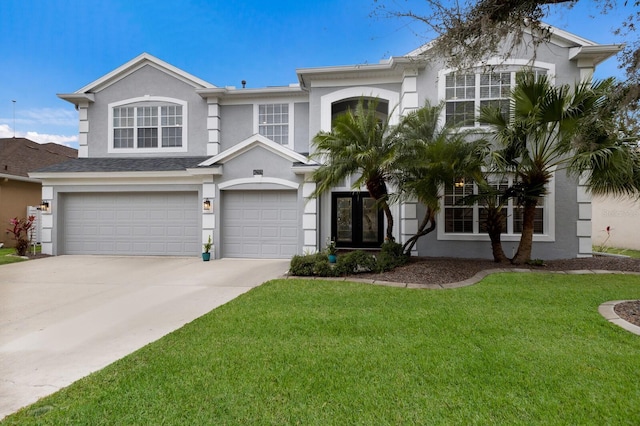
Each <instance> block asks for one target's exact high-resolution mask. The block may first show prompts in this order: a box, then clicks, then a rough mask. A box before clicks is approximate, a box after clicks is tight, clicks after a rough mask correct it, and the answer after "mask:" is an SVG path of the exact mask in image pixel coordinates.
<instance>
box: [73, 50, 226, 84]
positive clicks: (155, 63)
mask: <svg viewBox="0 0 640 426" xmlns="http://www.w3.org/2000/svg"><path fill="white" fill-rule="evenodd" d="M146 65H149V66H152V67H154V68H156V69H158V70H160V71H162V72H164V73H167V74H169V75H171V76H172V77H174V78H176V79H178V80H180V81H182V82H184V83H186V84H188V85H190V86H192V87H193V88H195V89H205V88H215V86H214V85H212V84H211V83H208V82H206V81H204V80H202V79H200V78H198V77H195V76H193V75H191V74H189V73H187V72H185V71H183V70H181V69H179V68H177V67H174V66H173V65H171V64H169V63H167V62H164V61H163V60H161V59H158V58H156V57H155V56H153V55H150V54H148V53H143V54H141V55H139V56H137V57H135V58H133V59H132V60H130V61H129V62H127V63H126V64H124V65H121V66H120V67H118V68H116V69H115V70H113V71H111V72H110V73H108V74H106V75H104V76H102V77H100V78H99V79H97V80H95V81H93V82H91V83H89V84H87V85H86V86H84V87H83V88H81V89H79V90H76V91H75V92H74V94H82V93H87V92H99V91H101V90H103V89H105V88H107V87H109V86H111V85H112V84H114V83H116V82H118V81H120V80H122V79H123V78H125V77H126V76H128V75H130V74H132V73H134V72H135V71H137V70H139V69H140V68H142V67H144V66H146Z"/></svg>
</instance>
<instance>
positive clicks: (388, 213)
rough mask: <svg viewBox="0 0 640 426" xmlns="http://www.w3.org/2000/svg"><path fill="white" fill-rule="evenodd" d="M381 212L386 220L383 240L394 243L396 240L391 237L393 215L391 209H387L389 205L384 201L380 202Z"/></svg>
mask: <svg viewBox="0 0 640 426" xmlns="http://www.w3.org/2000/svg"><path fill="white" fill-rule="evenodd" d="M382 210H383V211H384V215H385V217H386V218H387V232H386V236H385V238H386V239H387V240H389V241H395V240H396V239H395V238H394V237H393V215H392V214H391V208H389V204H387V202H386V201H383V202H382Z"/></svg>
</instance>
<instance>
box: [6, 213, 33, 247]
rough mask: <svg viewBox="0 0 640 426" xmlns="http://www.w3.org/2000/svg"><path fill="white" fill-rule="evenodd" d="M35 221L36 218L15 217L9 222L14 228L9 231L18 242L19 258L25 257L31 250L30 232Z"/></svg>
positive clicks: (8, 229)
mask: <svg viewBox="0 0 640 426" xmlns="http://www.w3.org/2000/svg"><path fill="white" fill-rule="evenodd" d="M35 220H36V217H35V216H29V217H28V218H26V219H18V218H17V217H14V218H13V219H11V220H10V221H9V223H11V225H13V228H7V231H9V232H11V233H12V234H13V239H14V240H16V254H17V255H18V256H25V255H26V254H27V250H29V241H30V240H31V235H30V233H29V231H31V228H32V227H33V222H34V221H35Z"/></svg>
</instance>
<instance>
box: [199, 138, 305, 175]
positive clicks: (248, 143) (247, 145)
mask: <svg viewBox="0 0 640 426" xmlns="http://www.w3.org/2000/svg"><path fill="white" fill-rule="evenodd" d="M256 147H261V148H264V149H266V150H267V151H270V152H272V153H274V154H276V155H279V156H280V157H282V158H284V159H286V160H289V161H291V162H292V163H303V164H306V165H312V164H315V163H314V162H313V161H311V160H309V159H308V158H307V157H305V156H304V155H302V154H298V153H297V152H295V151H292V150H290V149H289V148H285V147H283V146H282V145H280V144H278V143H275V142H273V141H272V140H270V139H268V138H266V137H264V136H262V135H260V134H257V133H256V134H255V135H252V136H250V137H248V138H247V139H245V140H243V141H242V142H240V143H239V144H236V145H234V146H232V147H231V148H229V149H227V150H225V151H223V152H221V153H220V154H218V155H215V156H213V157H211V158H209V159H208V160H207V161H203V162H202V163H200V164H198V166H201V167H206V166H212V165H215V164H224V163H225V162H227V161H229V160H231V159H233V158H235V157H238V156H240V155H242V154H244V153H245V152H247V151H250V150H252V149H254V148H256Z"/></svg>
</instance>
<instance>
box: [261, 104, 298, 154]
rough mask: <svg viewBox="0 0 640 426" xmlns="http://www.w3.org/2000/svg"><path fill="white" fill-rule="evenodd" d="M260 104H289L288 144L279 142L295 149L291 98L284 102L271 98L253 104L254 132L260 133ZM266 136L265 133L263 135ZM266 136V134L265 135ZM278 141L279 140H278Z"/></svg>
mask: <svg viewBox="0 0 640 426" xmlns="http://www.w3.org/2000/svg"><path fill="white" fill-rule="evenodd" d="M260 105H288V111H287V128H288V129H289V134H288V135H287V144H286V145H285V144H278V145H281V146H284V147H286V148H289V149H293V146H294V140H293V139H294V130H295V129H294V112H293V111H294V109H295V108H294V103H293V102H292V101H291V100H288V101H284V102H275V101H274V100H272V99H269V100H268V101H266V102H256V103H254V104H253V133H254V134H257V135H258V134H260V123H259V122H258V121H259V120H258V118H259V109H260ZM261 136H264V135H261ZM265 137H266V136H265ZM276 143H277V142H276Z"/></svg>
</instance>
